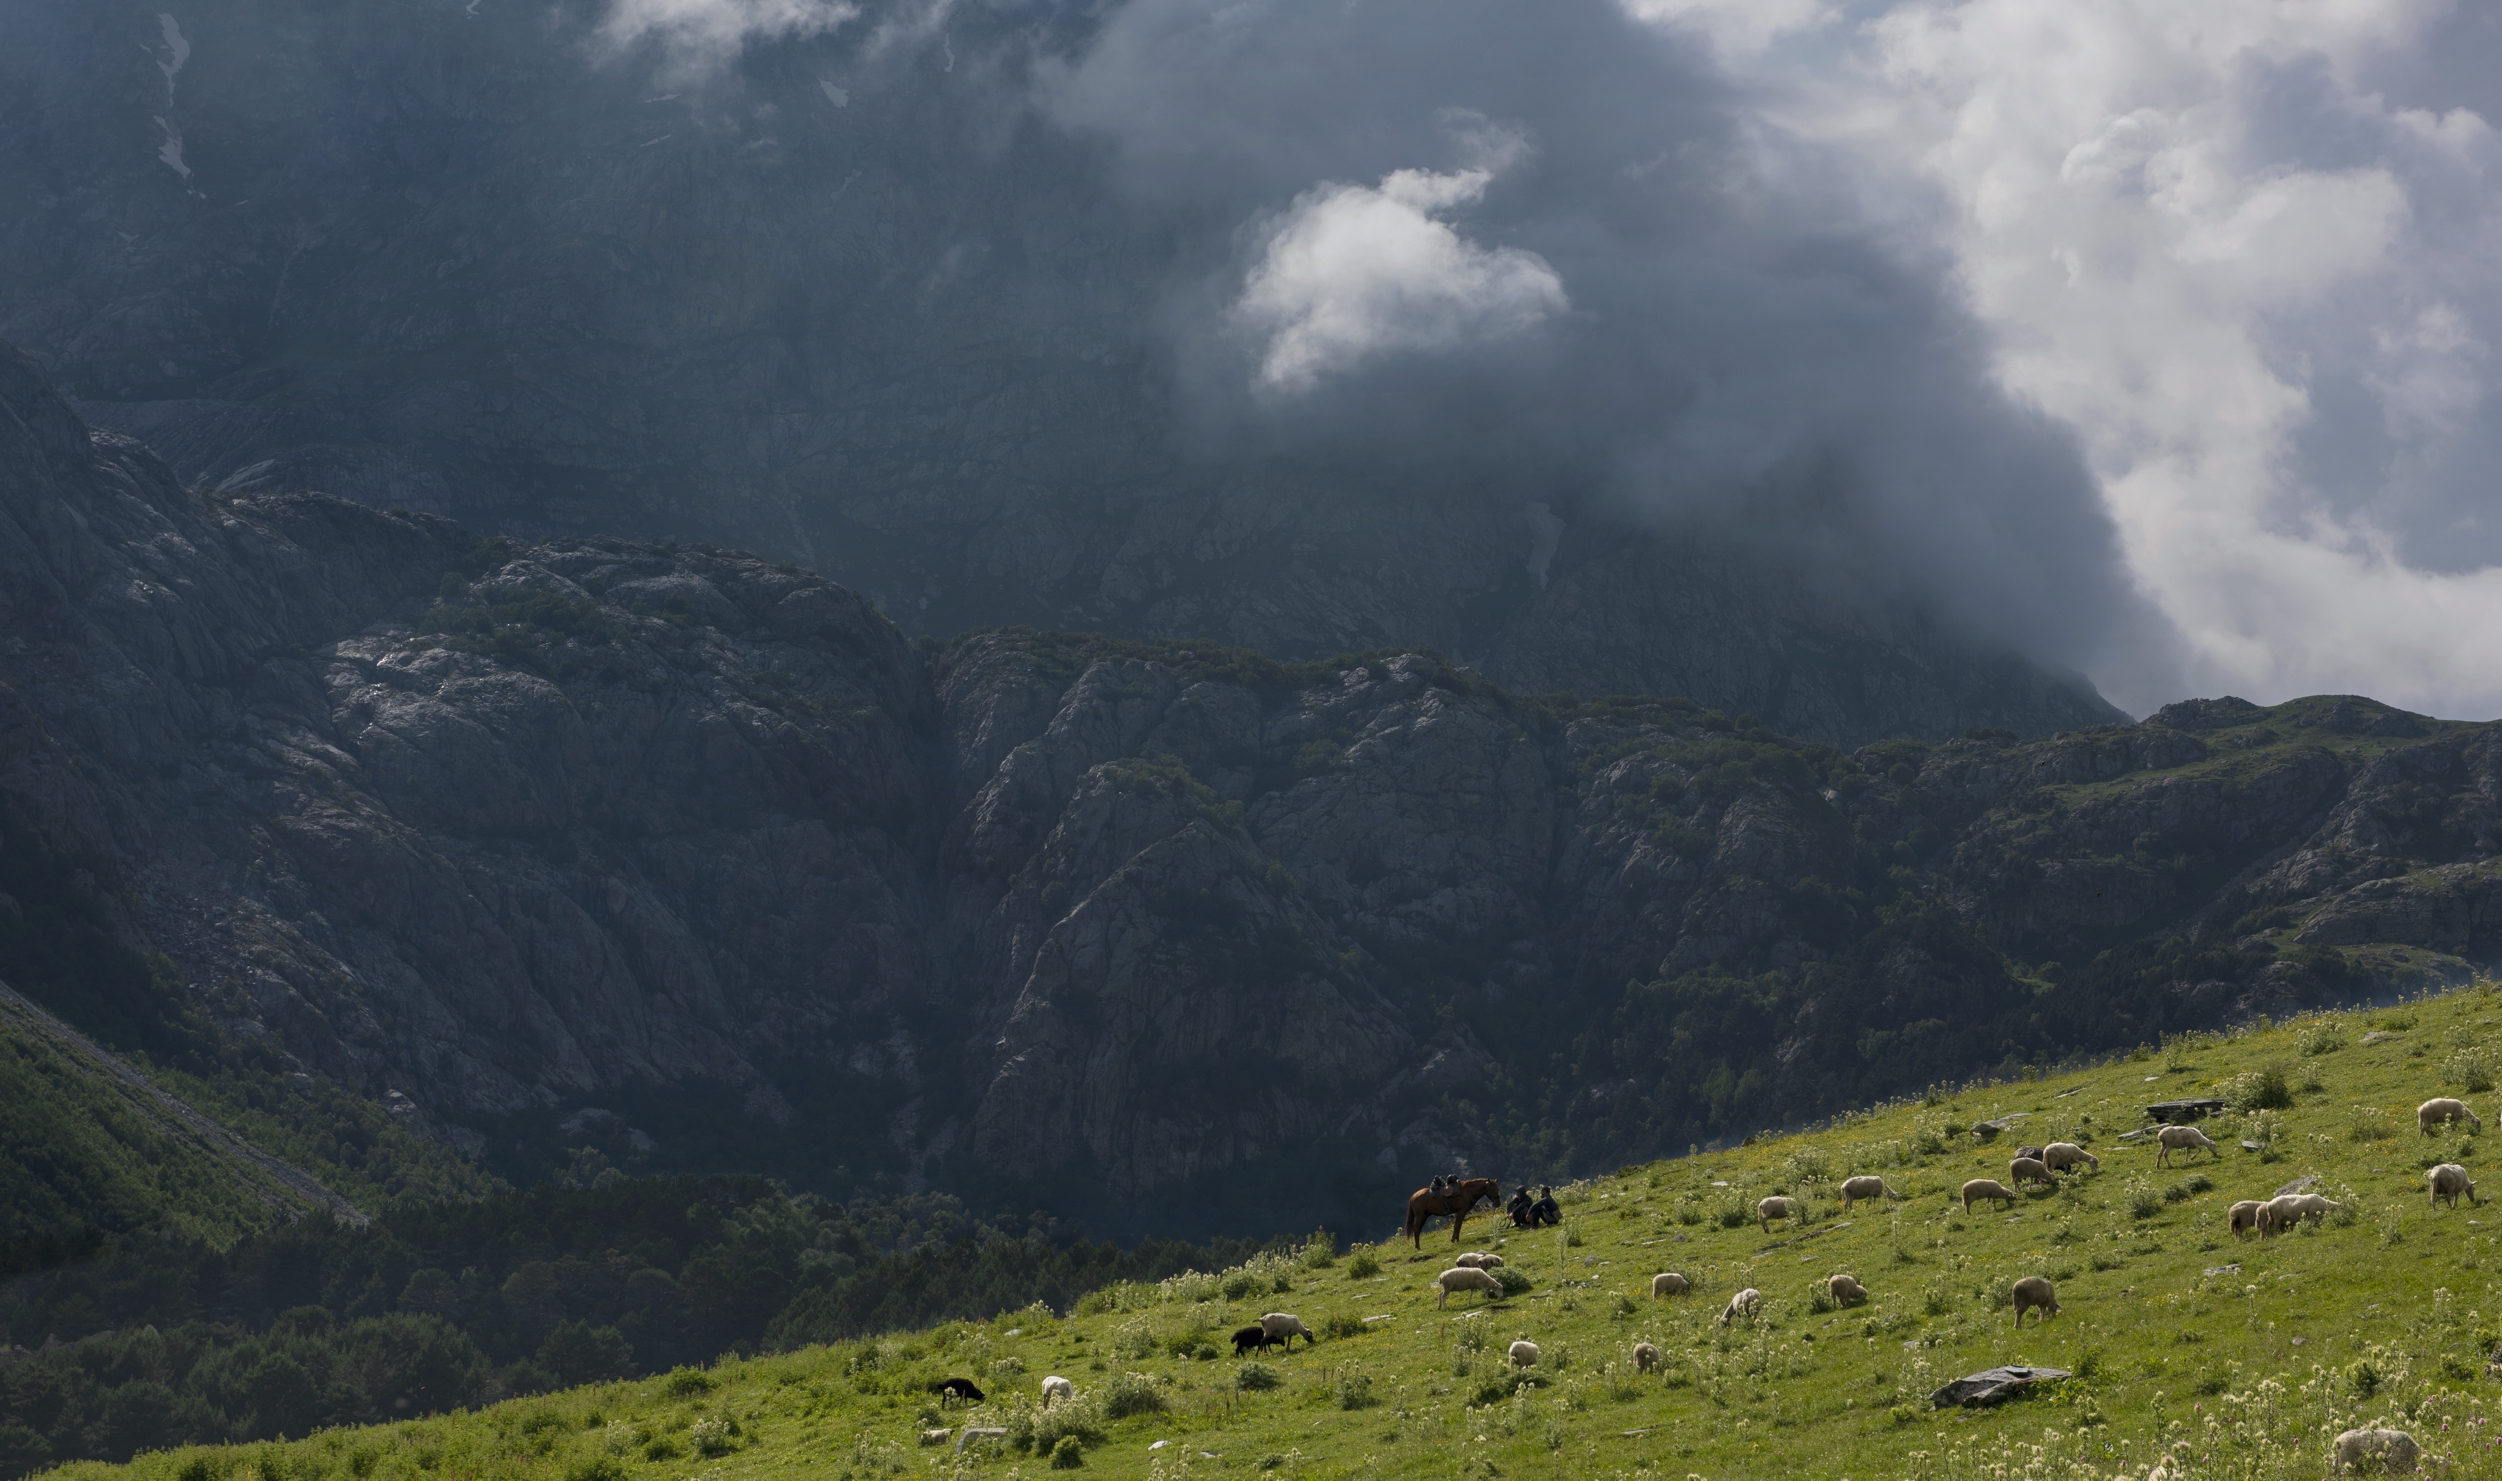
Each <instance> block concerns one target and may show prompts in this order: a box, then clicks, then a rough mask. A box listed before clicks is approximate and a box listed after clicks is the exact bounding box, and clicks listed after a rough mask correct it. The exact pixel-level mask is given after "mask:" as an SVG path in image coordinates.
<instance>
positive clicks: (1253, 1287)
mask: <svg viewBox="0 0 2502 1481" xmlns="http://www.w3.org/2000/svg"><path fill="white" fill-rule="evenodd" d="M1267 1289H1268V1282H1267V1281H1265V1280H1262V1279H1261V1278H1260V1277H1258V1276H1256V1275H1253V1274H1252V1273H1251V1272H1250V1271H1248V1270H1236V1271H1233V1272H1231V1273H1230V1274H1228V1275H1227V1276H1226V1277H1225V1282H1224V1284H1223V1285H1220V1286H1218V1287H1217V1290H1219V1291H1220V1292H1222V1293H1223V1294H1224V1297H1225V1299H1226V1300H1228V1301H1240V1300H1242V1299H1244V1298H1245V1297H1249V1296H1255V1295H1259V1294H1262V1293H1264V1292H1265V1291H1267Z"/></svg>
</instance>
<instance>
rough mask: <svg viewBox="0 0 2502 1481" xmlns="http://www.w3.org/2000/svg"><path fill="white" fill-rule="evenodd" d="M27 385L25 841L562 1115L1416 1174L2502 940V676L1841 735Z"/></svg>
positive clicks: (1578, 1147) (1298, 1181) (540, 1133)
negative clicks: (970, 607)
mask: <svg viewBox="0 0 2502 1481" xmlns="http://www.w3.org/2000/svg"><path fill="white" fill-rule="evenodd" d="M0 411H4V412H5V415H0V734H4V735H5V737H6V743H5V745H0V803H5V808H0V825H4V826H0V833H5V835H6V836H5V838H4V839H0V847H5V848H7V849H10V850H20V849H29V848H33V849H41V850H46V851H48V853H47V857H57V858H60V859H63V860H68V861H74V864H75V867H76V868H77V869H80V870H83V871H85V872H84V874H83V875H81V876H80V878H81V879H82V881H84V883H83V884H82V886H81V887H82V888H84V889H87V890H88V891H89V893H90V895H91V896H92V898H93V900H94V901H95V902H96V906H97V908H98V909H99V910H100V911H102V912H104V914H105V915H106V916H108V917H109V918H110V919H111V921H112V923H113V928H114V929H115V930H116V931H118V932H119V933H120V934H122V935H123V937H124V938H125V939H126V940H128V941H129V942H130V943H132V944H133V945H135V946H137V947H139V948H141V949H143V950H145V951H148V952H151V953H156V954H158V955H157V956H156V957H155V958H154V959H155V960H157V961H158V962H159V963H160V965H161V970H160V978H161V980H162V982H163V984H164V990H165V991H166V993H167V994H168V996H169V1002H170V1003H171V1004H173V1005H176V1006H180V1005H192V1006H197V1007H200V1008H202V1009H204V1010H206V1011H208V1012H209V1013H211V1014H213V1015H214V1016H215V1017H216V1018H217V1019H218V1021H219V1022H220V1023H222V1024H223V1025H224V1027H225V1029H226V1031H228V1032H231V1033H236V1034H270V1035H277V1036H279V1037H280V1038H281V1039H282V1041H283V1043H284V1045H285V1047H286V1048H287V1050H288V1051H289V1052H291V1053H292V1054H293V1055H295V1056H296V1057H297V1058H298V1060H300V1061H301V1063H302V1065H303V1066H304V1067H305V1068H306V1069H307V1070H308V1071H309V1072H311V1073H316V1074H320V1075H324V1076H328V1077H331V1078H333V1079H335V1080H337V1081H339V1082H342V1083H344V1084H347V1085H350V1086H353V1087H355V1088H358V1089H360V1090H362V1091H363V1092H364V1093H366V1094H369V1095H372V1096H374V1097H376V1098H378V1099H382V1100H384V1101H385V1102H386V1103H387V1104H388V1105H390V1106H391V1107H392V1109H393V1110H394V1112H395V1113H396V1114H399V1115H401V1116H402V1117H404V1118H405V1119H406V1120H408V1121H409V1122H410V1123H411V1124H413V1125H416V1126H418V1127H420V1128H421V1129H424V1130H426V1131H428V1132H430V1133H431V1134H433V1135H435V1136H437V1137H440V1138H443V1139H445V1140H447V1141H450V1142H453V1143H454V1144H456V1145H459V1146H462V1147H464V1148H467V1149H469V1150H470V1151H471V1152H473V1153H474V1154H476V1155H479V1156H482V1157H484V1158H487V1159H489V1160H490V1161H493V1162H496V1163H497V1164H498V1165H502V1166H506V1167H509V1168H512V1169H514V1170H517V1171H523V1172H527V1171H530V1170H532V1169H540V1168H544V1167H546V1166H547V1165H549V1159H551V1158H555V1157H560V1156H561V1155H563V1149H567V1148H575V1147H580V1146H585V1145H591V1146H596V1147H599V1148H602V1149H603V1150H604V1151H605V1153H606V1154H607V1155H609V1156H611V1157H612V1158H614V1159H615V1160H618V1161H621V1162H628V1163H635V1162H637V1160H638V1159H639V1160H640V1163H641V1164H642V1165H672V1164H674V1165H690V1164H691V1165H710V1166H745V1167H763V1168H768V1169H770V1170H775V1171H781V1172H785V1173H788V1174H790V1175H792V1176H795V1177H799V1178H801V1179H803V1180H805V1181H807V1182H810V1183H813V1184H815V1185H817V1186H821V1187H825V1188H827V1189H829V1190H833V1191H840V1190H841V1189H844V1188H848V1187H851V1186H856V1185H858V1184H860V1183H862V1182H864V1181H870V1180H879V1179H883V1180H887V1181H889V1182H890V1183H904V1184H909V1183H912V1182H915V1181H921V1182H928V1183H935V1184H939V1185H943V1186H948V1187H952V1188H958V1189H962V1190H966V1191H969V1192H972V1193H974V1194H975V1195H976V1196H977V1197H981V1198H984V1199H985V1200H987V1201H991V1202H1001V1203H1005V1202H1010V1201H1012V1200H1014V1201H1023V1200H1028V1199H1031V1200H1038V1201H1043V1202H1049V1203H1052V1204H1054V1205H1055V1206H1058V1207H1061V1208H1064V1209H1071V1210H1078V1209H1082V1210H1084V1211H1085V1212H1086V1213H1087V1214H1088V1216H1089V1217H1091V1218H1092V1219H1093V1220H1094V1221H1095V1222H1096V1223H1097V1224H1098V1225H1099V1226H1100V1227H1106V1228H1123V1227H1132V1228H1134V1227H1145V1226H1152V1225H1163V1226H1166V1227H1174V1226H1179V1227H1193V1228H1200V1229H1205V1228H1207V1227H1210V1226H1212V1225H1221V1224H1225V1223H1243V1224H1254V1223H1256V1224H1259V1225H1261V1226H1263V1227H1265V1226H1269V1225H1274V1224H1276V1223H1277V1221H1278V1219H1280V1218H1288V1219H1291V1218H1296V1217H1305V1216H1319V1217H1333V1218H1359V1219H1364V1220H1368V1221H1369V1220H1375V1219H1378V1218H1380V1217H1382V1216H1383V1215H1382V1212H1381V1210H1382V1209H1383V1208H1384V1207H1387V1206H1390V1205H1388V1204H1385V1203H1384V1201H1383V1200H1384V1199H1386V1198H1391V1197H1394V1196H1395V1194H1396V1193H1398V1192H1401V1191H1404V1189H1405V1188H1406V1187H1408V1186H1412V1185H1413V1183H1414V1181H1415V1180H1417V1179H1418V1178H1420V1177H1421V1176H1422V1175H1423V1174H1424V1173H1425V1172H1427V1171H1430V1170H1435V1169H1439V1168H1443V1167H1446V1166H1450V1165H1455V1164H1460V1163H1468V1164H1471V1165H1475V1166H1478V1167H1481V1168H1485V1169H1487V1170H1491V1171H1495V1172H1498V1173H1500V1174H1503V1175H1506V1176H1522V1175H1528V1174H1533V1173H1536V1174H1544V1173H1550V1172H1553V1171H1557V1170H1559V1169H1560V1165H1561V1164H1563V1163H1566V1162H1579V1163H1584V1164H1586V1163H1589V1162H1592V1161H1603V1160H1617V1159H1621V1158H1622V1157H1625V1156H1630V1155H1634V1154H1637V1153H1648V1152H1655V1151H1658V1150H1659V1149H1661V1148H1663V1147H1669V1148H1673V1147H1677V1146H1681V1145H1683V1144H1685V1143H1686V1142H1687V1141H1689V1140H1703V1139H1706V1138H1710V1137H1714V1136H1721V1135H1728V1134H1732V1133H1737V1132H1743V1131H1749V1130H1753V1129H1755V1128H1756V1127H1757V1126H1760V1125H1763V1124H1767V1123H1770V1122H1772V1121H1775V1120H1779V1119H1786V1118H1790V1117H1795V1116H1800V1115H1806V1114H1811V1113H1814V1112H1817V1111H1821V1110H1828V1109H1831V1108H1834V1107H1836V1106H1839V1105H1842V1104H1847V1103H1849V1102H1851V1101H1853V1100H1855V1099H1858V1098H1860V1097H1863V1096H1866V1095H1870V1094H1878V1093H1886V1092H1891V1091H1895V1090H1899V1089H1901V1088H1902V1087H1904V1086H1906V1085H1915V1084H1918V1083H1920V1082H1922V1081H1924V1080H1926V1079H1929V1078H1932V1077H1935V1076H1939V1075H1944V1074H1960V1073H1967V1072H1971V1071H1974V1070H1978V1069H1983V1068H1988V1067H1995V1066H2002V1065H2007V1064H2013V1063H2020V1062H2024V1061H2027V1060H2032V1061H2040V1060H2047V1059H2053V1058H2056V1057H2057V1056H2058V1055H2060V1054H2062V1053H2065V1052H2069V1051H2072V1050H2077V1049H2092V1048H2102V1047H2109V1046H2114V1045H2125V1044H2128V1043H2132V1042H2136V1041H2137V1040H2140V1039H2144V1038H2151V1037H2153V1036H2154V1035H2157V1034H2159V1033H2162V1032H2164V1031H2167V1030H2174V1029H2178V1028H2181V1027H2184V1026H2189V1025H2194V1024H2199V1023H2205V1022H2212V1021H2215V1020H2216V1019H2217V1018H2219V1017H2221V1016H2224V1015H2227V1014H2230V1013H2232V1012H2236V1011H2245V1012H2246V1011H2254V1010H2260V1009H2272V1008H2277V1007H2282V1006H2287V1005H2290V1004H2294V1003H2298V1002H2301V1001H2306V1000H2310V999H2314V998H2319V997H2324V996H2341V995H2345V996H2351V995H2357V994H2360V993H2363V992H2367V991H2371V990H2374V989H2375V988H2376V987H2380V986H2385V985H2387V984H2389V983H2391V982H2395V981H2402V980H2406V979H2408V978H2409V977H2410V976H2421V975H2423V974H2433V975H2438V976H2443V977H2455V976H2457V975H2459V974H2461V973H2464V972H2466V971H2467V970H2469V969H2470V968H2471V967H2472V966H2476V965H2481V964H2486V963H2490V962H2492V961H2494V960H2495V959H2496V958H2497V957H2502V939H2498V938H2497V935H2496V932H2497V929H2502V925H2498V921H2497V914H2496V907H2497V903H2498V902H2502V893H2497V892H2498V891H2502V861H2497V859H2496V855H2495V849H2496V843H2497V831H2498V829H2502V824H2497V814H2496V798H2497V789H2502V769H2498V767H2497V744H2502V742H2498V741H2497V734H2502V732H2498V731H2497V729H2496V728H2495V727H2493V726H2477V725H2465V724H2457V723H2451V722H2440V721H2433V720H2427V719H2424V718H2422V717H2417V716H2410V715H2406V714H2402V713H2400V712H2397V711H2394V710H2390V709H2388V708H2386V707H2384V706H2379V705H2376V704H2373V703H2372V702H2370V701H2368V700H2359V699H2338V698H2326V699H2315V700H2304V701H2299V702H2296V703H2293V704H2289V705H2283V706H2278V707H2276V708H2274V709H2270V710H2261V709H2258V708H2256V707H2252V706H2248V705H2244V704H2242V703H2241V702H2239V701H2235V700H2218V701H2207V702H2199V703H2194V704H2190V705H2181V706H2174V707H2173V708H2171V709H2169V710H2166V711H2165V712H2163V713H2162V714H2161V715H2158V716H2156V717H2155V718H2154V719H2153V720H2151V721H2149V722H2147V723H2146V724H2143V725H2134V726H2128V725H2120V726H2104V727H2099V728H2094V729H2090V730H2083V731H2078V732H2073V733H2069V734H2064V735H2061V736H2059V737H2056V738H2054V739H2050V740H2046V741H2038V742H2031V743H2023V742H2017V741H2014V740H2012V739H2006V738H2001V739H1978V740H1960V741H1954V742H1950V743H1946V744H1943V745H1938V746H1929V745H1926V744H1922V743H1919V742H1912V741H1894V742H1887V743H1884V744H1881V745H1877V746H1872V747H1868V748H1865V749H1862V750H1859V751H1857V752H1853V753H1843V752H1839V751H1835V750H1832V749H1830V748H1827V747H1823V746H1819V745H1814V744H1808V743H1802V742H1799V741H1796V740H1792V739H1786V738H1782V737H1779V736H1776V735H1774V734H1772V733H1771V732H1769V731H1766V730H1764V729H1762V728H1761V727H1760V726H1756V725H1753V724H1751V723H1748V722H1741V721H1738V720H1732V719H1730V718H1728V717H1726V716H1724V715H1722V714H1719V713H1716V712H1712V711H1707V710H1705V709H1703V708H1702V707H1700V706H1698V705H1694V704H1691V703H1688V702H1678V701H1641V700H1619V701H1607V702H1598V703H1579V702H1567V701H1553V702H1531V701H1525V700H1521V699H1518V698H1515V697H1513V696H1511V695H1510V694H1508V693H1506V692H1504V691H1502V690H1500V689H1497V688H1495V687H1493V686H1492V685H1490V684H1488V683H1487V682H1486V681H1484V680H1483V679H1481V678H1479V677H1477V676H1475V675H1472V674H1468V673H1465V672H1462V671H1458V670H1454V669H1453V668H1451V667H1450V666H1449V665H1448V664H1447V663H1444V662H1442V661H1440V660H1438V659H1436V658H1434V657H1431V656H1430V655H1425V654H1419V653H1412V652H1409V653H1399V652H1386V653H1379V654H1372V655H1364V656H1358V657H1354V658H1347V659H1339V660H1330V661H1325V662H1316V663H1310V664H1303V665H1289V664H1280V663H1278V662H1276V661H1274V660H1270V659H1267V658H1263V657H1260V656H1258V655H1255V654H1252V653H1249V652H1246V651H1243V650H1240V649H1234V648H1225V647H1219V646H1215V645H1194V644H1189V643H1183V642H1177V641H1176V642H1164V643H1158V644H1144V645H1141V644H1125V643H1121V642H1117V641H1114V640H1110V639H1103V638H1092V637H1068V636H1060V635H1053V634H1046V633H1036V632H1032V631H1026V630H998V631H989V632H977V633H973V634H969V635H966V636H963V637H959V638H955V639H951V640H946V641H935V640H923V641H921V642H920V643H917V644H916V643H915V642H913V641H911V640H909V639H907V638H906V637H905V636H904V635H903V634H902V633H901V632H900V631H899V630H898V629H897V628H896V627H895V625H894V624H893V623H891V622H889V621H887V620H886V619H885V618H883V617H881V616H880V615H879V614H878V613H877V612H876V611H875V610H874V609H873V608H872V607H871V606H870V604H869V603H868V602H867V601H865V600H864V599H863V598H861V597H860V596H858V595H856V594H854V593H851V592H848V591H846V590H844V589H842V588H840V587H837V586H835V585H832V584H831V583H829V582H827V581H825V580H824V579H822V578H820V577H817V576H814V575H811V574H808V573H806V572H804V571H801V570H798V569H796V568H792V567H787V566H778V565H775V564H772V563H770V562H767V561H764V560H761V559H758V558H755V557H751V556H744V555H736V554H731V553H726V552H722V551H718V550H713V549H709V548H694V547H685V546H669V545H654V544H644V543H634V542H628V541H621V540H611V539H604V538H567V539H553V540H548V541H543V542H539V543H536V544H512V543H508V542H505V541H502V540H496V539H484V538H480V537H477V536H474V535H471V534H469V533H467V532H465V531H463V530H462V529H460V528H459V527H457V526H455V525H454V524H452V523H451V522H450V521H448V520H446V519H443V518H440V517H436V516H430V515H412V514H392V513H382V512H378V511H375V510H372V509H369V508H365V507H362V506H360V505H357V504H354V503H350V502H347V501H344V500H340V499H335V498H328V497H323V496H316V495H278V494H202V493H192V492H188V491H186V490H185V489H184V488H183V487H182V486H181V485H180V482H179V481H178V480H177V479H176V478H175V477H174V476H173V475H172V473H171V472H170V471H169V470H168V469H167V468H166V467H165V465H164V464H163V463H161V462H159V461H158V460H157V459H156V458H154V457H153V456H152V455H150V454H149V453H148V452H147V451H145V450H144V449H143V448H141V447H140V446H138V445H137V444H134V443H132V442H130V441H128V440H127V439H125V438H123V437H121V436H119V435H117V434H113V433H109V432H101V431H99V432H92V433H91V432H90V431H89V429H88V428H86V427H85V426H83V425H82V424H81V423H80V421H79V420H78V418H77V417H76V416H75V415H74V414H73V413H72V412H71V410H70V409H69V407H68V406H67V405H66V404H65V403H64V402H63V401H62V399H61V398H59V397H58V396H57V395H56V394H54V393H53V392H52V391H51V390H50V389H49V388H48V387H47V386H46V385H45V383H44V382H43V380H42V379H41V377H40V376H39V374H38V373H37V371H36V370H35V368H34V367H33V366H32V365H31V363H30V362H28V361H26V360H25V359H23V358H22V357H11V358H9V359H7V360H6V361H4V362H0ZM8 903H9V902H6V901H0V905H6V904H8ZM5 965H6V964H5V963H0V967H4V966H5ZM1029 1206H1030V1205H1029Z"/></svg>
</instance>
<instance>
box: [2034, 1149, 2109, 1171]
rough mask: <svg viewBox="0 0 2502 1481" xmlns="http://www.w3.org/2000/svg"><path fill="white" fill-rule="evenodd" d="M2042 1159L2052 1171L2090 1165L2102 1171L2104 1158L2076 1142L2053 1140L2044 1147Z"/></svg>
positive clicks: (2095, 1169)
mask: <svg viewBox="0 0 2502 1481" xmlns="http://www.w3.org/2000/svg"><path fill="white" fill-rule="evenodd" d="M2042 1161H2043V1162H2044V1163H2045V1164H2046V1165H2048V1167H2049V1168H2050V1170H2051V1171H2052V1172H2066V1171H2067V1170H2068V1169H2069V1168H2072V1167H2079V1166H2083V1167H2090V1168H2092V1169H2093V1170H2094V1171H2096V1172H2100V1171H2102V1159H2101V1158H2099V1157H2097V1156H2095V1155H2094V1154H2093V1153H2091V1152H2088V1151H2086V1150H2085V1149H2084V1148H2083V1147H2080V1146H2078V1145H2077V1144H2076V1143H2074V1142H2052V1143H2051V1144H2050V1145H2049V1146H2047V1147H2044V1148H2042Z"/></svg>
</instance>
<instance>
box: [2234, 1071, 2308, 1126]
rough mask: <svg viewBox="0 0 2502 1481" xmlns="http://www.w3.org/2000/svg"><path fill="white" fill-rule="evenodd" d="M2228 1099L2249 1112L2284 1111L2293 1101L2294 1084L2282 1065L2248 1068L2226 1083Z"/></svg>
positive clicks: (2238, 1109) (2240, 1110) (2236, 1108)
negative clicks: (2289, 1083) (2227, 1084)
mask: <svg viewBox="0 0 2502 1481" xmlns="http://www.w3.org/2000/svg"><path fill="white" fill-rule="evenodd" d="M2224 1103H2225V1104H2226V1105H2228V1106H2230V1107H2232V1108H2233V1109H2234V1110H2236V1111H2239V1112H2241V1113H2242V1114H2243V1115H2245V1116H2246V1115H2248V1114H2249V1113H2251V1112H2252V1111H2281V1110H2284V1109H2285V1108H2286V1107H2288V1106H2291V1105H2292V1104H2293V1087H2292V1086H2290V1085H2288V1084H2287V1083H2286V1082H2285V1072H2284V1070H2283V1069H2281V1068H2279V1067H2278V1066H2275V1065H2269V1066H2267V1067H2266V1068H2265V1069H2257V1070H2244V1071H2242V1072H2241V1073H2240V1074H2238V1075H2235V1076H2234V1077H2233V1083H2232V1084H2231V1085H2229V1086H2227V1087H2225V1091H2224Z"/></svg>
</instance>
